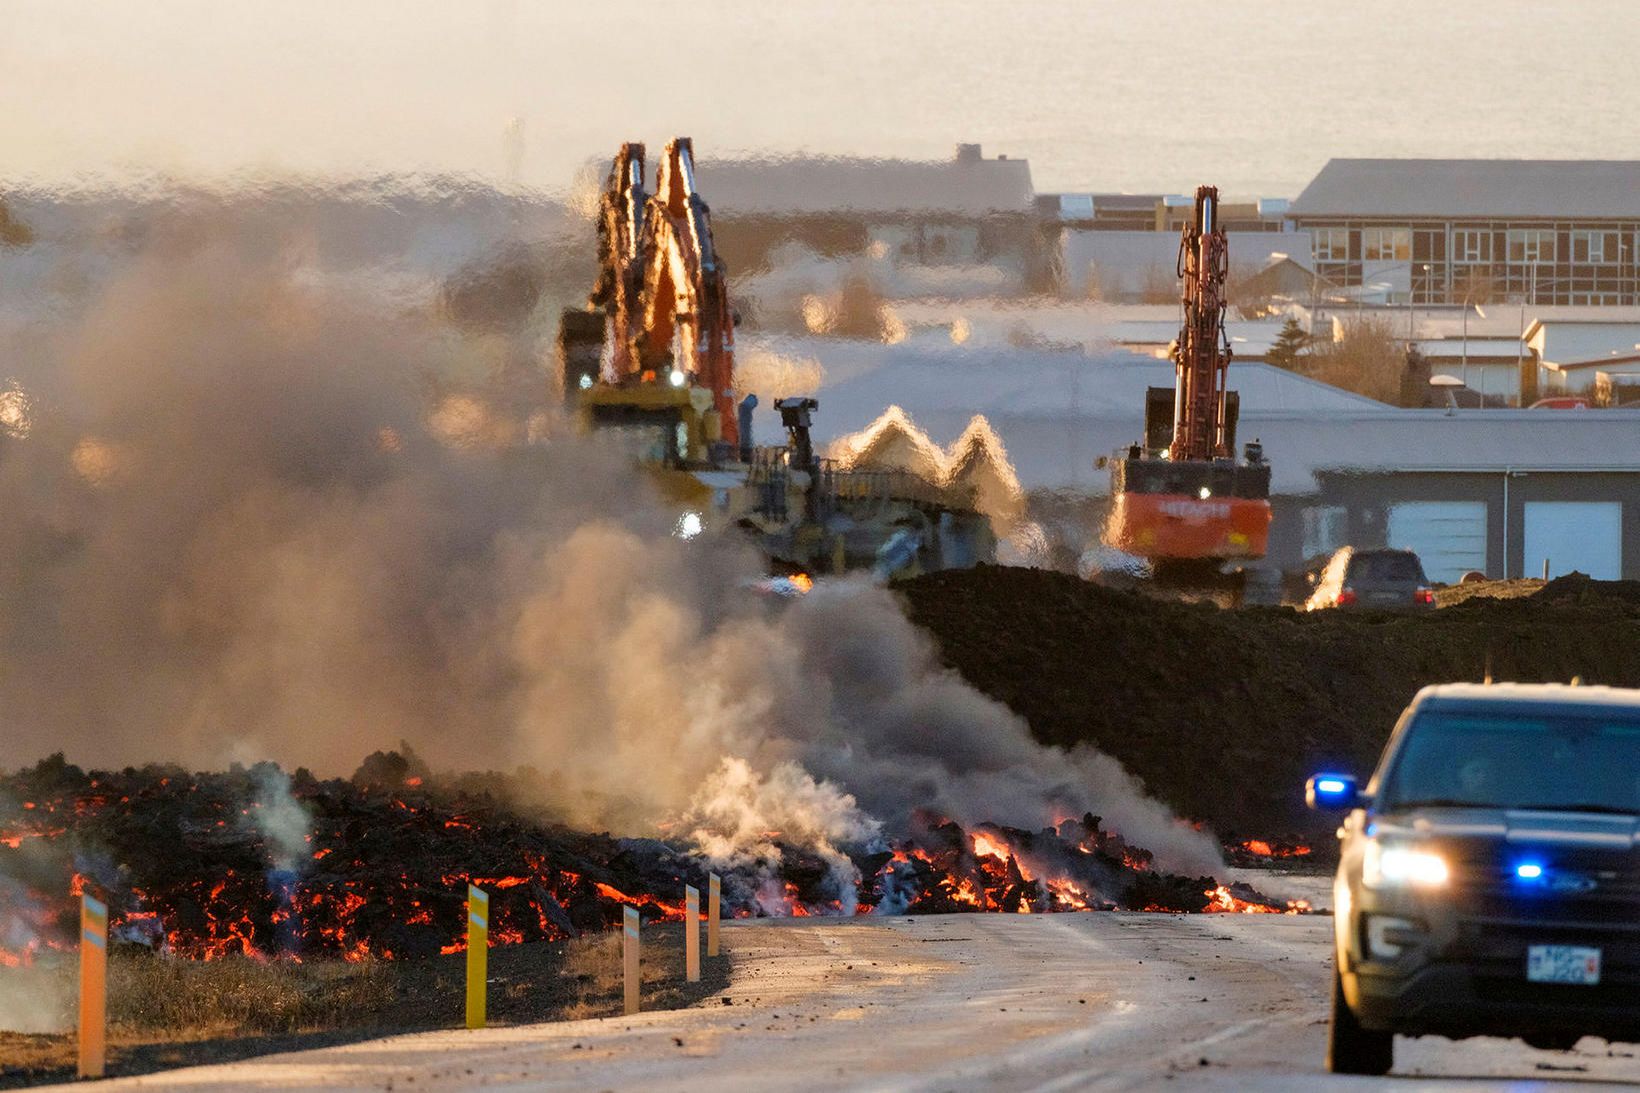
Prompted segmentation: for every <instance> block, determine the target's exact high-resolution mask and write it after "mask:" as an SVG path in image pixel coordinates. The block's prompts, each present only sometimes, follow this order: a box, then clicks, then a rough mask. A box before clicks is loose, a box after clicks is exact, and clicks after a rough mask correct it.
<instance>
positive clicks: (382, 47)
mask: <svg viewBox="0 0 1640 1093" xmlns="http://www.w3.org/2000/svg"><path fill="white" fill-rule="evenodd" d="M4 11H5V20H6V22H5V24H4V32H3V33H0V72H4V73H5V78H4V79H3V80H0V179H4V180H6V181H7V182H10V183H12V184H16V183H18V182H20V181H28V182H36V183H43V184H47V185H59V184H63V183H66V182H70V181H74V180H83V179H97V180H105V179H109V178H114V179H118V178H120V177H121V176H125V175H134V174H142V173H150V172H164V173H172V174H181V175H186V176H196V177H199V178H224V177H227V178H232V177H235V176H241V175H244V174H247V173H253V174H262V173H298V174H328V175H342V176H357V175H361V174H372V173H378V172H384V171H387V172H403V171H455V172H468V173H474V174H477V175H481V176H485V177H493V178H497V179H501V178H504V177H506V175H507V174H508V170H509V169H508V166H507V164H508V162H509V159H508V152H507V143H506V138H505V136H504V134H505V133H506V132H507V130H508V128H509V126H510V125H511V126H514V127H515V128H516V126H517V125H519V124H521V126H522V133H523V145H522V147H523V154H522V157H521V159H520V160H519V161H518V162H519V171H518V177H519V179H520V180H521V181H522V182H524V183H526V184H528V185H532V186H538V187H545V188H549V189H566V188H568V187H569V186H570V184H571V182H572V180H573V179H574V176H575V174H576V172H577V170H578V169H582V168H583V167H584V165H585V164H587V163H588V162H590V161H591V160H593V159H600V160H602V159H607V158H608V157H609V156H610V155H612V154H613V152H614V151H615V149H616V147H617V146H618V145H619V143H620V142H621V141H623V140H644V141H647V142H650V143H654V144H658V143H661V142H663V141H664V140H665V139H666V138H668V137H670V136H673V135H689V136H693V137H694V138H695V143H696V149H697V154H698V155H700V156H701V157H702V158H710V157H712V156H713V155H746V154H761V155H780V154H791V153H796V152H807V153H819V154H839V155H872V156H902V157H911V158H939V157H944V156H948V155H950V154H951V151H952V148H953V146H954V145H955V144H956V143H957V142H959V141H979V142H982V143H983V144H984V145H985V146H986V151H987V154H992V153H995V152H1005V153H1008V154H1010V155H1013V156H1016V157H1025V158H1028V159H1029V160H1030V161H1031V165H1032V171H1033V176H1034V178H1035V180H1036V184H1037V188H1038V190H1039V191H1052V190H1059V189H1064V190H1130V191H1152V190H1162V191H1169V192H1173V191H1186V190H1188V189H1190V188H1191V187H1193V186H1194V185H1195V184H1196V183H1197V182H1199V181H1213V182H1215V183H1217V184H1218V185H1220V186H1221V188H1224V189H1226V190H1227V191H1228V192H1231V193H1234V194H1238V195H1242V196H1254V195H1264V196H1292V195H1294V194H1296V193H1297V191H1298V190H1299V189H1301V188H1302V186H1303V184H1304V182H1305V181H1307V180H1308V179H1309V178H1310V177H1311V176H1312V175H1313V174H1314V173H1315V171H1316V170H1317V169H1318V168H1319V167H1320V166H1321V165H1322V164H1323V163H1324V162H1325V161H1326V160H1327V159H1328V158H1330V157H1332V156H1350V155H1444V156H1470V155H1476V156H1526V157H1539V156H1541V157H1561V156H1566V157H1586V158H1640V129H1637V128H1636V127H1635V126H1633V125H1632V123H1631V121H1630V119H1631V118H1632V116H1633V114H1634V111H1635V108H1636V106H1637V105H1640V101H1637V100H1640V92H1636V91H1635V90H1633V89H1632V87H1631V86H1630V85H1631V84H1632V82H1633V81H1632V80H1631V79H1629V78H1628V77H1627V73H1628V72H1630V71H1631V70H1632V66H1633V63H1632V51H1633V43H1634V42H1635V41H1637V40H1640V33H1637V32H1640V5H1633V4H1615V3H1610V2H1609V0H1559V2H1543V0H1534V2H1525V0H1446V2H1444V3H1441V4H1435V3H1430V2H1428V0H1360V2H1353V3H1348V4H1344V3H1336V2H1332V0H1313V2H1310V3H1297V2H1292V0H1262V2H1260V0H1244V2H1241V3H1232V2H1229V0H1222V2H1220V3H1206V2H1204V0H1149V2H1147V3H1144V4H1136V3H1132V2H1131V0H1127V2H1116V0H1083V2H1079V3H1073V2H1066V0H1011V2H997V0H944V2H940V3H935V2H927V0H869V2H868V0H830V2H798V0H696V2H694V3H692V4H685V3H680V2H678V0H671V2H666V3H662V2H658V0H622V2H621V3H619V4H616V3H611V2H607V0H605V2H580V0H449V2H446V0H323V2H321V0H283V2H281V3H278V4H256V3H222V2H220V0H215V2H207V0H147V2H143V3H136V2H117V3H114V2H108V0H97V2H93V0H6V3H5V6H4ZM514 119H517V121H516V122H515V121H514Z"/></svg>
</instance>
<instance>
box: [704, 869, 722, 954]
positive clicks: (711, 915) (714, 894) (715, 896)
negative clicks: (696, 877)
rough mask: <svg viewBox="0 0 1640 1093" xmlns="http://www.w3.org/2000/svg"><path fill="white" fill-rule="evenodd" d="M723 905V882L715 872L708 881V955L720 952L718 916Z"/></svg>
mask: <svg viewBox="0 0 1640 1093" xmlns="http://www.w3.org/2000/svg"><path fill="white" fill-rule="evenodd" d="M722 906H723V884H722V882H721V881H719V880H718V875H717V874H716V873H713V874H711V875H710V877H709V878H708V879H707V883H706V955H707V956H716V955H717V954H718V916H719V913H720V911H721V909H722Z"/></svg>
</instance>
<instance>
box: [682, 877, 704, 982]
mask: <svg viewBox="0 0 1640 1093" xmlns="http://www.w3.org/2000/svg"><path fill="white" fill-rule="evenodd" d="M683 975H684V978H685V979H687V980H688V981H689V982H691V983H699V982H700V889H699V888H696V887H695V886H694V885H692V884H686V885H684V887H683Z"/></svg>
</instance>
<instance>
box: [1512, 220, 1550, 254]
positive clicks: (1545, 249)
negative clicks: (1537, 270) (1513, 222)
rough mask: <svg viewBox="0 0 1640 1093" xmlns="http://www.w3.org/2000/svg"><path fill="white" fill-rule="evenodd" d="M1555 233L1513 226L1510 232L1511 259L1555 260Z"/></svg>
mask: <svg viewBox="0 0 1640 1093" xmlns="http://www.w3.org/2000/svg"><path fill="white" fill-rule="evenodd" d="M1554 260H1555V233H1554V232H1552V231H1547V230H1539V229H1536V228H1530V229H1528V228H1513V229H1511V230H1510V232H1509V261H1511V262H1515V263H1527V262H1553V261H1554Z"/></svg>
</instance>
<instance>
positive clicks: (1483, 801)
mask: <svg viewBox="0 0 1640 1093" xmlns="http://www.w3.org/2000/svg"><path fill="white" fill-rule="evenodd" d="M1378 798H1379V807H1380V808H1382V809H1384V810H1386V811H1390V810H1394V809H1398V808H1412V807H1416V806H1418V805H1428V806H1435V805H1443V806H1453V807H1473V808H1544V809H1569V810H1573V811H1586V812H1619V813H1629V812H1632V813H1640V710H1637V711H1627V710H1612V711H1610V712H1605V711H1602V712H1601V713H1600V714H1599V715H1597V716H1587V715H1581V716H1567V717H1555V716H1553V715H1545V714H1540V713H1532V714H1525V713H1509V712H1504V711H1499V712H1497V713H1469V712H1465V713H1456V712H1453V713H1447V712H1437V711H1428V712H1424V713H1420V714H1419V715H1418V716H1417V719H1416V720H1415V721H1414V722H1413V723H1412V725H1411V727H1410V728H1408V730H1407V735H1406V738H1405V740H1404V741H1403V742H1402V744H1401V747H1400V748H1399V750H1398V751H1397V753H1396V756H1395V758H1394V759H1393V760H1392V763H1391V766H1390V769H1389V770H1388V771H1387V772H1386V774H1385V776H1384V784H1383V788H1382V789H1381V790H1380V792H1379V795H1378Z"/></svg>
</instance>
